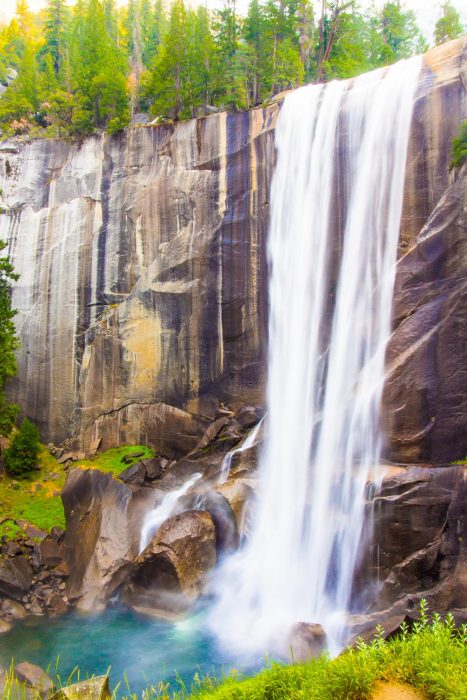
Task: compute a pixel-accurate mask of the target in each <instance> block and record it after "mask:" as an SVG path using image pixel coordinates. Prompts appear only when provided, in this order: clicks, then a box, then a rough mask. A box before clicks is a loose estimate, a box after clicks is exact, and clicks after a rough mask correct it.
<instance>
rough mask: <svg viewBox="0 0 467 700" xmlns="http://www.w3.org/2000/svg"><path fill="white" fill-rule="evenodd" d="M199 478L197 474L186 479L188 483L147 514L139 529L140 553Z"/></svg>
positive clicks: (199, 475)
mask: <svg viewBox="0 0 467 700" xmlns="http://www.w3.org/2000/svg"><path fill="white" fill-rule="evenodd" d="M201 477H202V474H199V473H198V472H197V473H196V474H193V476H192V477H191V478H190V479H188V481H185V483H184V484H183V485H182V486H180V488H179V489H176V490H175V491H170V492H169V493H167V494H166V495H165V496H164V498H163V500H162V502H161V503H160V505H158V506H157V508H154V509H153V510H151V511H149V513H147V515H146V517H145V518H144V522H143V527H142V529H141V537H140V541H139V551H140V553H141V552H142V551H143V550H144V549H146V547H147V546H148V544H149V542H150V541H151V540H152V538H153V537H154V535H155V534H156V532H157V530H158V529H159V528H160V526H161V525H162V523H163V522H164V521H165V520H167V518H170V516H171V515H173V514H174V512H175V510H176V509H177V505H178V502H179V500H180V499H181V498H182V496H184V495H185V494H186V493H188V491H189V490H190V489H191V487H192V486H194V484H196V482H197V481H199V479H201Z"/></svg>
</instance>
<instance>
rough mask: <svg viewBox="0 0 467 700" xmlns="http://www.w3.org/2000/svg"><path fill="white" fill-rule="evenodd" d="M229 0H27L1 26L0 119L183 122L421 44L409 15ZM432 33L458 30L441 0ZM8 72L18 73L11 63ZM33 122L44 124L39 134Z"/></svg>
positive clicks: (68, 127) (330, 0)
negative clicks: (244, 5)
mask: <svg viewBox="0 0 467 700" xmlns="http://www.w3.org/2000/svg"><path fill="white" fill-rule="evenodd" d="M313 7H314V4H313V3H312V2H311V0H250V4H249V6H248V11H247V14H246V16H245V17H243V16H241V15H240V14H239V12H238V7H237V2H236V0H223V5H222V7H220V8H218V9H214V10H208V9H207V7H206V6H199V7H197V9H194V8H192V7H191V6H190V5H188V4H187V3H186V0H172V2H171V4H170V5H169V6H168V7H166V6H165V4H164V1H163V0H128V4H127V6H126V7H122V8H118V7H117V3H116V0H77V2H76V3H75V4H74V5H73V6H72V7H69V6H68V5H67V3H66V2H65V0H47V5H46V8H45V11H44V12H43V13H39V14H38V15H32V14H31V13H30V12H29V9H28V6H27V2H26V0H21V2H20V3H19V4H18V10H17V15H16V16H15V18H14V19H13V20H12V21H11V22H10V24H9V25H8V26H3V27H1V26H0V81H3V82H4V84H5V85H7V84H8V82H9V85H8V87H7V89H6V90H5V92H4V94H3V95H2V96H1V98H0V124H1V125H2V128H3V130H4V132H5V133H6V134H7V135H8V134H28V133H29V134H38V133H42V134H43V135H48V136H70V137H74V138H76V137H81V136H83V135H86V134H90V133H93V132H96V131H100V130H102V129H105V130H107V131H108V132H109V133H115V132H118V131H120V130H121V129H123V128H124V127H125V126H126V125H127V124H128V123H130V121H131V116H132V114H134V113H135V112H136V111H138V110H139V111H140V110H143V111H146V112H150V113H152V114H153V115H154V116H156V117H158V118H162V119H173V120H178V119H186V118H189V117H195V116H200V115H206V114H209V113H210V112H211V111H212V110H213V109H228V110H237V109H243V108H245V107H251V106H254V105H260V104H261V103H262V102H264V101H265V100H268V99H270V98H271V97H272V96H274V95H275V94H277V93H278V92H281V91H282V90H286V89H288V88H291V87H294V86H297V85H300V84H301V83H303V82H304V81H310V80H318V81H323V80H328V79H331V78H334V77H338V78H348V77H353V76H355V75H358V74H359V73H361V72H364V71H366V70H369V69H371V68H374V67H377V66H381V65H387V64H388V63H391V62H392V61H396V60H398V59H400V58H405V57H407V56H410V55H412V54H413V53H414V52H417V51H422V50H424V49H425V48H426V42H425V41H424V39H423V37H422V35H421V33H420V30H419V29H418V27H417V25H416V22H415V16H414V14H413V12H411V11H408V10H405V9H403V7H402V6H401V5H400V4H399V3H398V2H386V4H385V5H384V6H383V7H382V9H381V10H380V11H376V10H374V9H373V10H365V11H362V10H360V9H359V8H358V7H357V6H356V5H355V4H354V3H351V2H350V1H346V0H324V1H323V2H322V3H321V13H320V15H319V16H316V17H315V14H314V9H313ZM443 13H444V14H443V16H442V17H441V18H440V20H439V22H438V24H439V27H438V29H437V34H436V36H437V41H438V40H444V38H447V37H451V36H454V35H457V33H458V32H459V26H458V22H456V18H455V14H456V11H455V10H454V8H453V7H452V6H451V5H449V0H446V4H445V6H444V9H443ZM13 69H14V70H16V71H18V74H19V75H18V77H17V78H16V79H15V80H11V78H12V77H13V76H14V73H13V72H12V70H13ZM41 130H42V131H41Z"/></svg>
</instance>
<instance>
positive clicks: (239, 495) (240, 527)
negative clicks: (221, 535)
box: [216, 479, 253, 537]
mask: <svg viewBox="0 0 467 700" xmlns="http://www.w3.org/2000/svg"><path fill="white" fill-rule="evenodd" d="M216 491H217V493H219V494H220V495H221V496H223V498H225V499H226V501H227V502H228V504H229V505H230V508H231V510H232V512H233V514H234V517H235V522H236V526H237V532H238V533H239V535H240V537H242V536H243V535H244V534H245V525H246V522H245V511H246V508H247V507H248V504H249V503H250V501H251V500H252V497H253V488H252V486H251V484H250V483H248V482H247V481H246V480H244V479H230V480H229V481H226V482H225V483H224V484H219V485H218V486H216Z"/></svg>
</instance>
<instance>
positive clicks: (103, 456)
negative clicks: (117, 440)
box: [76, 445, 154, 476]
mask: <svg viewBox="0 0 467 700" xmlns="http://www.w3.org/2000/svg"><path fill="white" fill-rule="evenodd" d="M137 452H143V456H140V457H135V458H134V459H131V460H129V461H128V462H126V463H125V462H123V461H122V460H123V458H124V457H126V456H127V455H131V454H133V453H135V454H136V453H137ZM151 457H154V451H153V450H152V449H151V448H150V447H145V446H144V445H124V446H123V447H113V448H112V449H110V450H106V451H105V452H101V453H100V454H97V455H96V456H95V457H92V458H91V459H83V460H81V461H80V462H77V464H76V466H79V467H80V468H81V469H100V470H101V471H103V472H110V473H111V474H114V475H116V476H117V475H118V474H120V473H121V472H122V471H123V470H124V469H126V468H127V467H129V466H131V465H132V464H135V462H139V461H140V460H141V459H151Z"/></svg>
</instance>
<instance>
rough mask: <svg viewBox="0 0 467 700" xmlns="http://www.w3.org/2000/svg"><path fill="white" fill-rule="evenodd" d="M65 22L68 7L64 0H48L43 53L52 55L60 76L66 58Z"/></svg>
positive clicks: (55, 68)
mask: <svg viewBox="0 0 467 700" xmlns="http://www.w3.org/2000/svg"><path fill="white" fill-rule="evenodd" d="M65 22H66V7H65V2H64V0H48V3H47V7H46V20H45V25H44V39H45V43H44V47H43V49H42V51H41V53H42V55H48V54H49V55H50V56H51V57H52V64H53V69H54V71H55V75H56V76H57V77H58V76H59V75H60V74H61V72H62V68H63V64H64V60H65Z"/></svg>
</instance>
